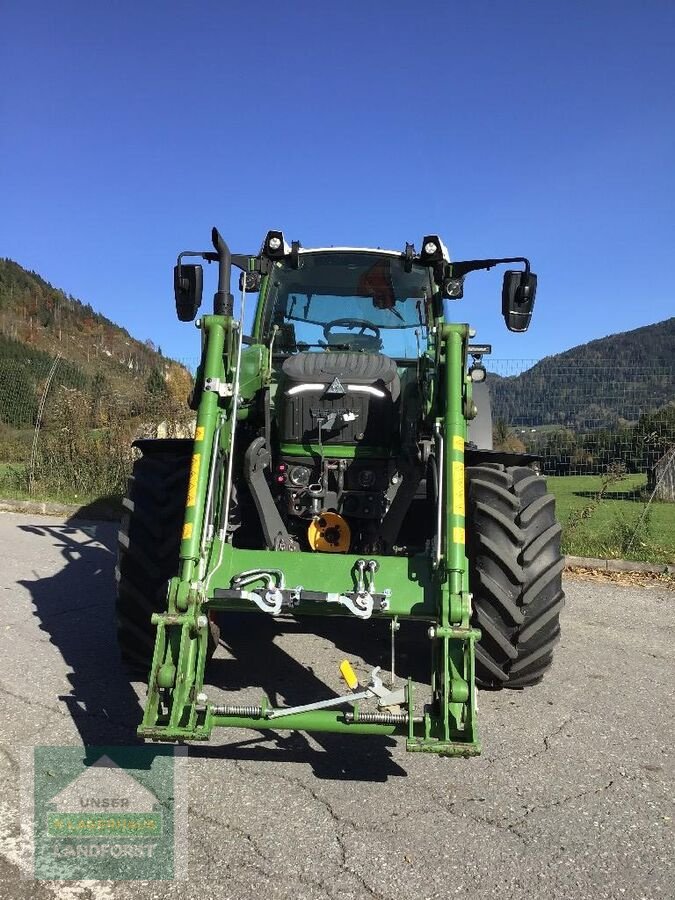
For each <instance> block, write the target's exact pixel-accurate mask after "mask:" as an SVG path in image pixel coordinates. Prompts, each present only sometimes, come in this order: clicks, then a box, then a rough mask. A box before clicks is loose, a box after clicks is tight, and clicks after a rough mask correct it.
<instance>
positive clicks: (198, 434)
mask: <svg viewBox="0 0 675 900" xmlns="http://www.w3.org/2000/svg"><path fill="white" fill-rule="evenodd" d="M195 440H196V441H203V440H204V426H203V425H200V426H199V428H197V430H196V431H195Z"/></svg>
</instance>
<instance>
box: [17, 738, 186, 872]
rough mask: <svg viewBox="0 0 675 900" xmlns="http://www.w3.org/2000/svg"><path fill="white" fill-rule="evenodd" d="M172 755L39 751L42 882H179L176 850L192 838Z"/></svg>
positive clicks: (133, 750)
mask: <svg viewBox="0 0 675 900" xmlns="http://www.w3.org/2000/svg"><path fill="white" fill-rule="evenodd" d="M167 750H168V752H167ZM172 751H173V748H164V747H162V748H153V747H141V746H139V747H115V748H87V749H86V751H84V753H83V750H82V748H75V747H36V748H35V755H34V777H33V784H34V816H33V837H34V845H33V855H34V874H35V877H37V878H41V879H42V878H49V879H68V880H70V879H80V878H89V879H91V878H93V879H106V880H107V879H116V880H118V879H167V878H174V877H178V875H179V874H180V873H179V872H178V871H177V869H178V868H180V867H177V853H176V849H177V847H179V845H180V838H181V837H182V836H184V835H185V833H186V832H185V829H184V828H183V827H182V826H181V829H180V833H179V832H178V831H177V821H176V820H177V818H178V819H179V820H181V818H182V817H181V816H178V817H177V815H176V813H177V810H176V808H175V807H176V803H175V800H176V796H175V794H176V792H175V790H174V788H175V787H176V769H177V766H176V759H175V756H174V753H173V752H172ZM83 756H84V758H83ZM178 856H179V857H180V854H178Z"/></svg>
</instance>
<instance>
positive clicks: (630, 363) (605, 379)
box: [486, 317, 675, 430]
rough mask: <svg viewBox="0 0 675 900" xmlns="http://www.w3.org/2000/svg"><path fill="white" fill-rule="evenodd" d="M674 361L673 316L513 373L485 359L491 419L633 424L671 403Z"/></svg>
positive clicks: (574, 425) (583, 425) (579, 425)
mask: <svg viewBox="0 0 675 900" xmlns="http://www.w3.org/2000/svg"><path fill="white" fill-rule="evenodd" d="M674 362H675V317H673V318H671V319H665V320H664V321H663V322H657V323H655V324H654V325H646V326H644V327H642V328H636V329H634V330H633V331H624V332H621V333H618V334H611V335H609V336H608V337H604V338H600V339H599V340H595V341H589V342H588V343H586V344H580V345H579V346H577V347H573V348H572V349H571V350H566V351H565V352H564V353H557V354H555V355H554V356H547V357H545V358H544V359H542V360H541V361H540V362H538V363H536V364H535V365H533V366H532V367H531V368H529V369H527V370H526V371H524V372H521V373H520V374H518V375H511V376H508V377H503V376H501V375H500V374H499V373H498V372H495V371H490V361H489V360H486V366H487V368H488V371H489V374H488V383H489V384H490V388H491V394H492V405H493V416H494V418H495V419H496V420H502V421H503V422H505V423H508V424H509V425H511V426H528V427H533V428H536V427H541V426H564V427H566V428H570V429H573V430H586V429H593V428H606V427H615V426H620V425H622V424H627V423H634V422H636V421H637V420H638V419H639V417H640V416H641V415H643V414H644V413H647V412H652V411H654V410H658V409H661V408H663V407H664V406H666V405H667V404H668V403H669V402H670V401H672V400H673V398H674V395H675V391H674V390H673V374H674V371H673V370H674ZM497 367H498V364H497V363H494V364H493V369H495V368H497Z"/></svg>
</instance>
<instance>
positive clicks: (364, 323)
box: [323, 319, 380, 342]
mask: <svg viewBox="0 0 675 900" xmlns="http://www.w3.org/2000/svg"><path fill="white" fill-rule="evenodd" d="M338 325H342V326H343V327H344V328H360V329H361V330H360V331H359V333H358V335H355V337H364V338H366V339H368V338H371V335H365V334H364V332H365V331H366V330H368V331H372V332H373V335H372V338H371V340H376V341H378V342H379V340H380V329H379V328H378V327H377V325H374V324H373V323H372V322H369V321H368V319H333V320H332V321H331V322H326V324H325V325H324V326H323V336H324V337H325V338H326V340H327V341H330V338H331V331H332V330H333V327H334V326H338Z"/></svg>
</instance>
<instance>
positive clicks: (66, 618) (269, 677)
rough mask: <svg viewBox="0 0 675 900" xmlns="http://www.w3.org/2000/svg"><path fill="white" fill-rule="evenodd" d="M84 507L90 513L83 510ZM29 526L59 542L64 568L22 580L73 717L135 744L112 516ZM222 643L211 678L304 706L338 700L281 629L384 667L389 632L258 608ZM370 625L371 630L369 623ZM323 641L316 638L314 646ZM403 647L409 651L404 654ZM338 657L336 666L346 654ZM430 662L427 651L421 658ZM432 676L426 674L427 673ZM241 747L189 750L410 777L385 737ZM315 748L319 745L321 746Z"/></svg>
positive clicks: (353, 773) (276, 739) (296, 739)
mask: <svg viewBox="0 0 675 900" xmlns="http://www.w3.org/2000/svg"><path fill="white" fill-rule="evenodd" d="M85 512H86V510H85ZM20 527H21V529H22V530H23V531H24V532H27V533H29V534H32V535H34V536H35V538H36V541H37V542H38V543H36V553H37V554H39V553H40V544H39V541H44V542H51V546H56V547H58V549H59V551H60V553H61V555H62V557H63V561H64V564H63V566H62V568H61V569H60V570H59V571H58V572H57V573H55V574H54V575H50V576H48V577H43V578H36V579H34V580H28V579H26V580H23V581H21V582H20V583H21V584H22V586H24V587H25V588H26V589H27V590H28V591H29V592H30V594H31V597H32V601H33V604H34V607H35V615H36V616H37V617H38V619H39V620H40V628H41V629H42V630H43V631H45V632H46V633H47V634H48V635H49V638H50V641H51V643H52V644H54V645H55V646H56V647H57V648H58V650H59V652H60V654H61V656H62V658H63V660H64V663H65V664H66V666H67V667H68V669H69V670H70V671H69V674H68V679H69V681H70V684H71V690H70V693H69V694H66V695H64V696H61V697H59V700H60V701H61V702H62V703H63V704H64V705H65V706H66V708H67V709H68V712H69V713H70V715H71V716H72V719H73V722H74V723H75V725H76V727H77V729H78V732H79V734H80V736H81V739H82V742H83V743H84V745H85V746H91V745H99V746H100V745H115V744H132V743H136V742H137V741H138V739H137V737H136V726H137V725H138V723H139V722H140V719H141V716H142V710H141V707H140V704H139V702H138V698H137V695H136V692H135V690H134V688H133V686H132V684H131V683H130V681H129V677H128V675H127V674H126V671H125V669H124V667H123V665H122V663H121V660H120V657H119V653H118V649H117V636H116V621H115V608H114V604H115V578H114V567H115V558H116V534H117V524H116V523H115V522H108V521H106V522H87V521H84V520H83V519H82V513H81V512H80V513H78V514H77V515H76V516H73V517H72V519H71V520H69V521H68V522H67V523H66V524H54V525H44V524H39V525H23V526H20ZM220 624H221V633H222V642H223V644H224V645H225V647H226V649H227V650H228V651H229V652H230V654H231V656H232V657H233V658H231V659H224V658H216V659H214V660H213V661H212V663H211V665H210V666H209V670H208V672H207V680H208V682H209V683H210V684H213V685H215V686H217V687H218V688H221V689H223V690H225V691H227V692H228V693H233V692H234V693H236V692H238V691H241V690H245V689H247V688H250V687H257V688H260V689H261V692H264V693H265V694H267V696H268V697H269V698H270V700H271V701H272V702H274V703H277V702H282V703H283V704H285V705H293V704H296V703H306V702H311V701H312V700H317V699H320V698H327V697H330V696H334V692H333V691H332V690H331V689H330V688H328V687H327V686H326V685H325V684H324V683H323V681H322V680H321V679H320V678H318V677H317V676H316V675H315V673H314V670H313V667H312V660H311V659H306V658H305V657H304V656H302V655H301V654H298V655H299V656H301V658H302V659H303V662H298V660H296V659H295V658H294V657H293V656H291V655H290V654H289V653H288V652H286V651H285V650H284V649H282V648H281V647H280V646H279V645H278V644H277V643H275V640H274V639H275V637H276V636H278V635H280V634H281V633H282V632H284V631H286V632H288V631H294V632H295V633H297V634H302V633H305V632H306V633H308V634H315V635H319V637H320V638H321V639H322V640H321V643H324V641H325V643H326V644H329V643H332V644H335V646H336V647H337V648H338V649H339V651H341V652H342V653H343V654H351V655H355V656H358V657H361V658H362V659H364V660H365V661H366V662H367V663H368V664H369V665H372V666H374V665H379V664H382V665H386V660H387V658H388V652H389V650H388V648H389V632H388V629H387V625H386V623H379V622H368V623H363V622H360V621H359V622H356V621H351V620H346V619H340V618H335V619H331V620H326V619H312V620H311V622H310V621H308V620H302V621H301V622H289V623H283V622H277V621H274V620H272V619H270V618H268V617H266V616H262V615H259V614H255V613H252V614H245V613H239V614H230V615H228V614H223V615H221V616H220ZM364 626H366V627H364ZM313 646H314V647H316V646H317V644H316V642H314V644H313ZM404 652H405V651H404ZM340 658H342V657H341V656H340V655H339V653H336V667H337V664H338V662H339V659H340ZM400 659H401V671H400V672H399V673H398V674H399V675H402V676H403V677H407V675H408V674H410V675H412V676H413V677H418V678H419V677H420V675H419V672H418V668H419V667H418V666H417V664H416V661H417V660H418V659H419V655H418V654H416V653H415V654H412V655H411V657H410V659H411V660H412V662H413V663H415V664H414V665H408V664H407V663H406V657H405V656H402V657H401V658H400ZM424 662H425V665H426V666H427V667H428V663H427V654H426V653H425V655H424ZM423 677H424V678H425V679H426V677H428V672H425V674H424V676H423ZM251 735H252V736H251V738H250V739H248V740H244V741H240V742H237V743H223V744H222V745H220V746H218V745H217V744H216V743H215V742H216V741H218V740H219V739H220V740H223V741H226V740H227V736H228V732H227V731H226V730H224V729H220V730H216V731H214V734H213V737H212V742H211V743H209V744H206V745H205V744H195V745H191V746H190V751H189V752H190V755H191V756H195V757H207V758H216V759H230V760H235V761H236V760H239V761H244V760H256V761H261V760H262V761H269V762H297V763H304V764H309V765H311V767H312V769H313V771H314V773H315V775H316V777H318V778H327V779H336V780H362V781H386V780H387V778H388V777H390V776H394V775H396V776H405V775H406V774H407V773H406V772H405V770H404V769H402V768H401V767H400V766H399V765H398V764H397V763H395V762H394V760H393V759H392V756H391V749H392V748H393V747H394V746H396V743H397V741H396V740H394V739H393V738H389V737H386V736H369V737H364V736H358V735H356V736H354V737H349V736H344V735H334V734H324V733H319V734H313V735H312V736H311V739H310V738H309V737H308V736H307V735H305V734H304V733H300V732H268V731H265V732H252V733H251ZM317 745H318V748H317Z"/></svg>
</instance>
